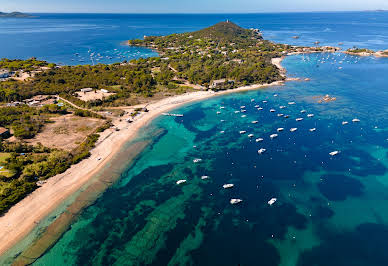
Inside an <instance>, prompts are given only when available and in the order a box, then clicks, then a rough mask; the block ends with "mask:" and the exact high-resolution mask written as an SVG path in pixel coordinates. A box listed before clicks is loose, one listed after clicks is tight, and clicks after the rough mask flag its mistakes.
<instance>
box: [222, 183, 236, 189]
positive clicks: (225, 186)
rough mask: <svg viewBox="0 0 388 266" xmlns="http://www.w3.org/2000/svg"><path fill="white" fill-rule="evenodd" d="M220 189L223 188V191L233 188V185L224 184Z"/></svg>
mask: <svg viewBox="0 0 388 266" xmlns="http://www.w3.org/2000/svg"><path fill="white" fill-rule="evenodd" d="M222 187H223V188H225V189H227V188H232V187H234V184H225V185H223V186H222Z"/></svg>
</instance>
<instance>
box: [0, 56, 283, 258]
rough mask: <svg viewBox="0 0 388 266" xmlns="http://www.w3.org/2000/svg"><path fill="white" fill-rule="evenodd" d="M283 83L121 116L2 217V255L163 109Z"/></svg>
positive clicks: (186, 98)
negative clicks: (86, 151)
mask: <svg viewBox="0 0 388 266" xmlns="http://www.w3.org/2000/svg"><path fill="white" fill-rule="evenodd" d="M282 59H283V58H278V59H273V63H274V64H275V65H276V66H277V67H279V68H280V69H281V70H282V74H283V75H285V69H284V68H283V67H282V66H281V64H280V62H281V60H282ZM282 84H284V82H282V81H278V82H274V83H271V84H262V85H251V86H245V87H240V88H236V89H231V90H226V91H221V92H212V91H196V92H190V93H186V94H182V95H178V96H173V97H169V98H165V99H162V100H160V101H157V102H151V103H150V104H149V105H148V106H147V109H148V110H149V112H147V113H142V114H140V115H138V116H137V117H136V118H135V119H134V122H133V123H131V124H128V123H127V122H126V121H125V118H122V119H121V120H122V121H119V120H118V119H117V120H116V121H113V123H114V125H115V126H116V127H117V128H119V129H120V131H115V130H113V129H108V130H106V131H105V132H103V133H101V134H100V135H101V136H100V139H99V140H98V142H97V144H96V147H95V148H94V149H93V150H92V151H91V156H90V157H89V158H87V159H85V160H83V161H81V162H80V163H78V164H76V165H73V166H72V167H71V168H70V169H68V170H67V171H66V172H64V173H63V174H60V175H57V176H54V177H52V178H50V179H49V180H47V183H45V184H44V185H43V186H42V187H40V188H38V189H37V190H35V191H34V192H33V193H31V194H30V195H29V196H27V197H26V198H25V199H23V200H22V201H21V202H19V203H18V204H16V205H15V206H13V207H12V208H11V209H10V210H9V211H8V212H7V213H6V214H5V215H3V216H2V217H0V255H3V254H4V253H5V252H6V251H7V250H9V249H10V248H11V247H12V246H14V245H15V244H17V243H18V242H19V241H21V240H22V239H23V238H24V237H25V236H27V235H28V234H29V233H30V232H31V231H32V229H33V228H34V227H35V226H36V224H37V223H38V222H39V221H41V220H42V219H44V218H45V217H46V216H47V215H49V214H50V213H51V212H52V211H53V210H55V208H57V207H58V206H59V205H60V204H61V203H63V202H64V201H65V199H67V198H68V197H69V196H71V195H72V194H74V193H75V192H76V191H78V190H79V189H80V188H81V187H82V186H83V185H85V184H86V183H87V182H88V181H89V180H90V179H91V178H92V177H93V176H95V175H96V174H97V173H98V172H99V171H101V170H102V169H103V167H104V166H105V165H106V164H107V163H109V162H110V161H111V159H112V158H113V157H114V155H115V154H117V153H118V152H119V151H120V148H121V147H122V146H123V145H124V144H125V143H126V142H128V141H130V140H132V139H134V138H135V137H136V135H137V132H138V131H139V129H140V128H142V127H144V126H146V125H148V124H149V123H150V122H151V121H152V120H153V119H154V118H156V117H158V116H159V115H161V113H163V112H168V111H169V110H171V109H175V108H177V107H179V106H181V105H184V104H188V103H192V102H195V101H200V100H204V99H207V98H209V97H214V96H219V95H224V94H228V93H236V92H241V91H247V90H257V89H260V88H264V87H268V86H275V85H282ZM123 109H125V108H123Z"/></svg>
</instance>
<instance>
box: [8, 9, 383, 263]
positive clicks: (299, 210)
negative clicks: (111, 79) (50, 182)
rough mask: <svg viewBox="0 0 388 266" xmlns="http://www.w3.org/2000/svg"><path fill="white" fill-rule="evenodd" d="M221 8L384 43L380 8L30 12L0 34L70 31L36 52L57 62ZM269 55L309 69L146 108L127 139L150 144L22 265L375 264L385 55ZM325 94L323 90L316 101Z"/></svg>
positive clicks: (274, 23)
mask: <svg viewBox="0 0 388 266" xmlns="http://www.w3.org/2000/svg"><path fill="white" fill-rule="evenodd" d="M226 18H228V19H231V20H232V21H235V22H236V23H238V24H240V25H242V26H244V27H259V28H261V29H262V30H263V33H264V36H265V37H266V38H269V39H271V40H274V41H278V42H287V43H295V44H303V45H311V43H312V42H314V41H316V40H318V41H321V43H322V44H324V45H326V44H327V45H335V44H337V43H338V42H343V43H344V46H346V47H351V46H353V45H357V46H360V47H367V48H371V49H387V48H388V13H381V12H370V13H367V12H359V13H309V14H306V13H300V14H256V15H163V16H162V15H136V16H134V15H44V16H42V17H41V18H38V19H31V21H36V24H40V26H36V25H35V27H38V28H40V31H39V32H35V33H32V32H29V33H26V34H25V33H23V34H21V33H19V34H16V33H14V34H13V35H12V34H10V33H8V35H7V36H11V35H12V36H13V37H12V38H13V40H15V39H18V38H20V39H23V38H24V39H26V38H31V39H30V42H28V44H29V46H30V47H35V48H34V49H36V51H41V49H42V46H41V47H40V48H38V47H39V44H38V43H36V42H37V38H38V37H37V36H38V35H39V36H46V37H45V38H46V40H47V39H51V38H53V36H55V35H57V36H61V38H59V37H58V40H56V42H57V47H56V48H55V49H61V48H60V47H62V48H63V47H64V46H65V44H64V43H63V42H64V41H65V40H66V39H67V38H68V40H70V39H71V38H72V37H73V41H72V42H70V41H69V42H66V43H67V45H69V46H66V47H67V48H66V49H64V48H63V49H62V50H63V51H68V52H64V54H63V55H58V57H57V59H55V58H56V57H55V52H54V51H55V50H52V53H53V54H52V55H50V53H51V49H54V47H51V46H50V49H49V48H48V47H47V49H46V52H47V53H48V54H45V53H44V52H43V51H41V54H40V55H38V57H40V58H45V59H47V60H49V61H56V62H58V61H63V62H66V60H67V59H66V55H65V54H67V55H68V56H70V57H71V56H73V54H74V53H76V52H78V53H80V54H87V49H92V50H93V51H99V52H101V54H102V53H103V51H115V50H114V49H118V51H120V53H125V51H127V52H128V54H130V53H134V54H135V53H138V54H142V53H143V52H144V51H135V50H133V51H131V50H129V48H128V47H124V46H121V45H120V43H121V41H122V40H123V39H128V38H134V37H141V36H142V35H144V34H146V35H150V34H167V33H172V32H183V31H190V30H196V29H199V28H202V27H204V26H208V25H211V24H213V23H216V22H218V21H219V20H223V19H226ZM13 21H14V22H13V24H12V20H7V21H6V23H7V25H13V26H12V27H14V28H19V26H17V25H19V23H21V24H22V23H26V22H23V21H27V20H24V19H23V20H22V21H19V20H18V21H16V20H13ZM64 21H67V22H64ZM70 21H72V23H71V24H72V25H71V26H70ZM61 23H62V24H61ZM21 24H20V25H21ZM31 24H32V23H30V28H32V26H31ZM45 24H46V26H47V27H48V29H52V31H50V30H48V29H47V31H46V32H43V25H45ZM56 24H59V25H61V26H58V25H57V26H54V25H56ZM49 25H51V26H49ZM81 25H83V26H81ZM86 25H89V26H86ZM101 25H103V26H101ZM8 28H11V26H8ZM76 28H77V30H75V29H76ZM59 29H61V32H58V31H59ZM65 29H67V31H66V30H65ZM70 29H71V30H70ZM123 29H125V31H124V30H123ZM19 30H20V29H19ZM15 31H16V30H15ZM30 31H32V29H31V30H30ZM97 32H98V33H99V35H94V34H96V33H97ZM34 34H36V35H35V37H32V36H33V35H34ZM293 35H300V36H301V38H300V39H298V40H294V39H292V38H291V37H292V36H293ZM66 36H68V37H66ZM91 42H92V43H91ZM17 43H18V42H17ZM43 43H44V44H45V43H46V42H43ZM81 44H82V45H81ZM0 45H1V47H2V49H1V50H2V53H4V56H11V55H13V53H15V54H16V53H17V50H18V49H19V48H17V47H13V48H12V49H9V51H10V52H9V54H8V55H7V54H5V52H4V45H7V42H6V44H4V43H0ZM108 47H109V48H108ZM34 49H32V50H34ZM98 49H101V50H98ZM21 50H22V49H21ZM23 52H24V53H25V52H26V51H23ZM29 52H30V51H29ZM31 53H32V52H31ZM24 56H29V55H27V54H24ZM133 56H135V57H136V56H137V55H133ZM50 58H51V59H50ZM59 58H62V59H59ZM283 65H284V66H285V67H286V68H287V71H288V73H287V75H288V76H290V77H301V78H310V79H311V81H309V82H287V83H286V85H285V86H278V87H270V88H266V89H262V90H257V91H250V92H244V93H235V94H229V95H224V96H220V97H216V98H211V99H208V100H206V101H202V102H198V103H194V104H190V105H187V106H184V107H181V108H179V109H177V110H174V112H176V113H182V114H184V117H180V118H173V117H160V118H157V119H156V120H154V121H153V122H152V123H151V124H150V125H149V126H148V127H147V128H145V129H143V130H142V131H141V132H140V134H139V137H138V139H137V140H135V142H136V141H143V140H148V141H150V142H151V144H150V145H149V146H148V147H147V148H146V149H145V150H144V151H143V152H142V153H141V155H140V156H139V157H138V158H137V159H136V160H135V162H132V163H131V164H130V165H128V167H127V168H126V170H125V171H124V172H123V173H122V174H121V178H120V179H119V180H118V181H117V182H116V183H115V184H114V185H113V186H112V187H111V188H109V189H108V190H107V191H106V192H105V193H104V194H103V195H102V196H101V197H100V198H99V199H98V200H97V201H96V202H95V204H94V205H93V206H90V207H88V208H87V209H86V210H85V211H84V212H83V213H82V214H81V215H80V217H79V218H78V220H77V221H76V222H75V223H74V224H72V226H71V228H70V229H69V230H68V231H67V232H66V233H65V234H64V235H63V236H62V237H61V239H60V240H59V241H58V242H57V243H56V244H55V245H54V246H53V247H52V248H51V249H50V250H49V251H48V252H47V253H46V254H45V255H44V256H42V257H41V258H39V259H38V260H37V261H36V263H35V264H34V265H41V266H47V265H212V266H213V265H263V266H266V265H274V266H275V265H280V266H295V265H297V266H312V265H315V266H327V265H331V266H364V265H365V266H383V265H388V253H387V252H386V247H387V246H388V204H387V201H388V172H387V170H388V118H387V117H388V116H387V113H388V83H387V73H388V58H374V57H356V56H349V55H344V54H341V53H336V54H311V55H295V56H290V57H287V58H286V59H285V60H284V61H283ZM327 94H328V95H330V97H335V98H336V100H335V101H332V102H321V101H320V100H321V99H322V98H323V97H324V96H325V95H327ZM242 106H245V107H242ZM259 108H260V110H259ZM261 108H262V109H261ZM271 109H273V112H271ZM242 110H245V112H242ZM281 114H282V115H281ZM286 115H288V116H289V117H288V118H286V117H285V116H286ZM298 118H303V120H301V121H297V119H298ZM354 119H358V120H354ZM298 120H299V119H298ZM353 120H354V122H353ZM252 121H258V122H257V123H252ZM279 128H283V130H282V131H280V130H279ZM292 128H296V130H294V131H293V132H291V131H290V130H291V129H292ZM240 131H246V133H245V134H240ZM155 132H158V134H154V133H155ZM249 134H253V136H251V137H249V136H248V135H249ZM273 134H277V137H273V138H271V135H273ZM259 138H260V139H262V141H256V140H257V139H259ZM129 145H130V144H129ZM259 149H266V151H265V152H264V153H262V154H258V150H259ZM333 151H338V154H337V155H334V156H331V155H330V153H331V152H333ZM196 159H201V160H196ZM203 176H208V178H207V179H202V177H203ZM182 179H184V180H187V182H186V183H184V184H181V185H177V184H176V182H177V181H178V180H182ZM224 184H234V187H233V188H230V189H224V188H223V185H224ZM233 198H235V199H241V200H242V202H241V203H239V204H236V205H232V204H230V200H231V199H233ZM273 198H276V199H277V200H276V202H275V203H274V204H272V205H270V204H268V201H270V200H271V199H273Z"/></svg>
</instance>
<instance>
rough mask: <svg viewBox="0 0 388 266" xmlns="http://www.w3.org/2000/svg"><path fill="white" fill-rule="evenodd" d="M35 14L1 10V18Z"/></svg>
mask: <svg viewBox="0 0 388 266" xmlns="http://www.w3.org/2000/svg"><path fill="white" fill-rule="evenodd" d="M32 17H33V16H31V15H29V14H25V13H21V12H11V13H4V12H0V18H32Z"/></svg>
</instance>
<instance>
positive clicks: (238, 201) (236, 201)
mask: <svg viewBox="0 0 388 266" xmlns="http://www.w3.org/2000/svg"><path fill="white" fill-rule="evenodd" d="M240 202H242V199H231V200H230V204H233V205H234V204H238V203H240Z"/></svg>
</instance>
